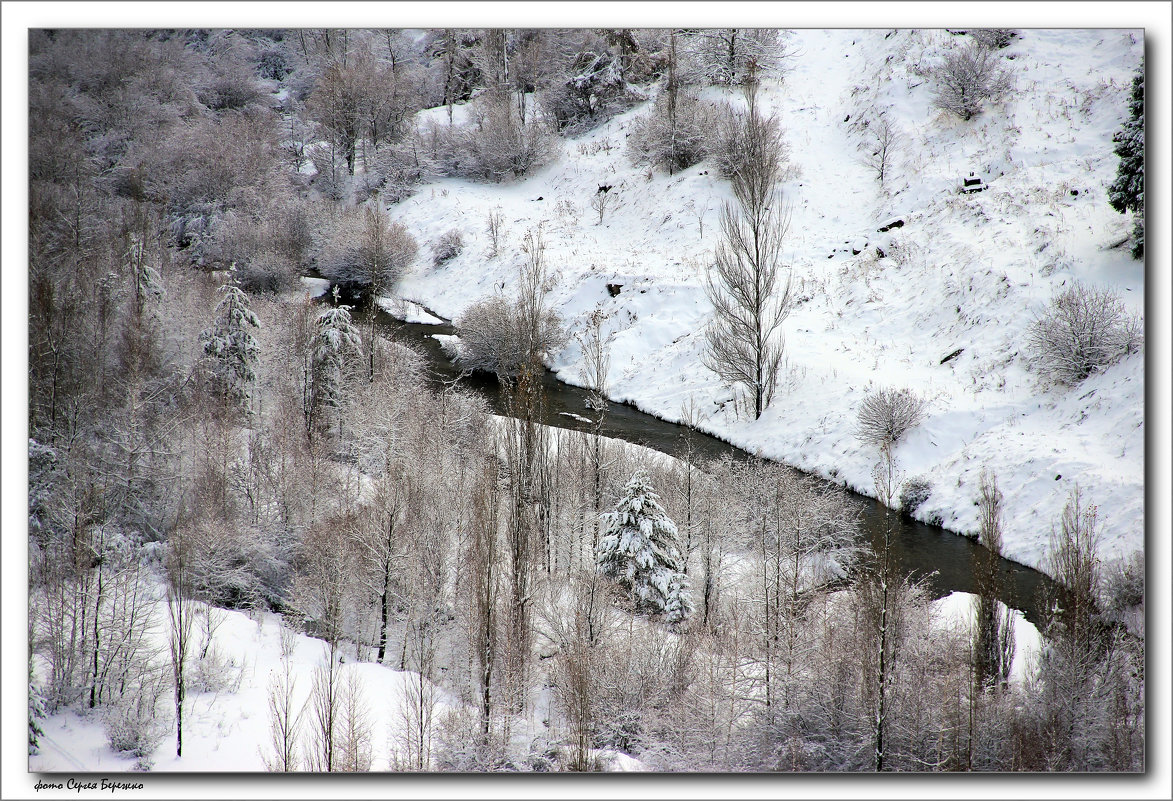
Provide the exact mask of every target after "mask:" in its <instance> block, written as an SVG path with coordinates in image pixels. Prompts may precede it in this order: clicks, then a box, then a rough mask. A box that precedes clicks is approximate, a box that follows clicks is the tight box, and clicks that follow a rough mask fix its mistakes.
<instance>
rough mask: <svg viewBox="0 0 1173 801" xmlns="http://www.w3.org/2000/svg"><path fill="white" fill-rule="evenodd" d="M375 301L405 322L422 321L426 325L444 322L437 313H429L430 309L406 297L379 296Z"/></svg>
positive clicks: (384, 309)
mask: <svg viewBox="0 0 1173 801" xmlns="http://www.w3.org/2000/svg"><path fill="white" fill-rule="evenodd" d="M375 302H376V303H378V304H379V308H381V309H383V311H385V312H387V313H388V314H390V315H391V316H392V317H394V318H395V319H397V320H402V321H403V322H405V323H422V324H424V325H442V324H443V323H444V321H443V320H441V319H440V318H439V317H437V316H436V315H434V314H429V313H428V310H427V309H425V308H424V307H423V306H421V305H420V304H418V303H413V302H412V301H410V300H406V299H404V298H395V297H379V298H377V299H376V301H375Z"/></svg>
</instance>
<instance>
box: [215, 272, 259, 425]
mask: <svg viewBox="0 0 1173 801" xmlns="http://www.w3.org/2000/svg"><path fill="white" fill-rule="evenodd" d="M220 294H221V295H222V296H223V297H222V298H221V299H220V302H219V303H218V304H216V320H215V322H213V323H212V327H211V328H206V329H204V331H203V332H202V333H201V334H200V343H201V344H202V345H203V348H204V353H205V354H206V355H208V356H210V357H211V362H212V384H213V386H214V387H215V388H216V390H217V391H218V392H220V393H221V394H222V395H224V396H225V397H227V398H229V399H231V400H234V401H236V402H237V403H240V404H241V405H242V406H247V404H248V401H249V398H250V397H251V395H252V384H253V382H254V381H256V371H255V369H254V366H255V365H256V361H257V356H258V355H259V353H260V348H259V347H258V346H257V341H256V340H255V339H253V336H252V334H251V333H249V330H248V326H250V325H251V326H252V327H253V328H257V327H259V326H260V321H259V320H258V319H257V316H256V315H255V314H253V311H252V309H250V308H249V307H248V297H247V296H246V295H245V294H244V292H242V291H241V290H240V288H239V287H235V286H233V285H232V284H225V285H224V286H222V287H220Z"/></svg>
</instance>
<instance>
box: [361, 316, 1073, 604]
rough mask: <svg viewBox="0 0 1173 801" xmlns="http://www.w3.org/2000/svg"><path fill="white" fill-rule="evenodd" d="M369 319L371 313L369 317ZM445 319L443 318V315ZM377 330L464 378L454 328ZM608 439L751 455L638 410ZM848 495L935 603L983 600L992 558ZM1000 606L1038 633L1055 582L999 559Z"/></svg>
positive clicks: (569, 422)
mask: <svg viewBox="0 0 1173 801" xmlns="http://www.w3.org/2000/svg"><path fill="white" fill-rule="evenodd" d="M368 313H369V312H368ZM436 316H437V317H439V315H436ZM377 325H378V326H379V328H380V329H381V331H382V332H383V334H384V335H385V336H389V337H391V338H393V339H395V340H397V341H401V342H405V343H409V344H411V345H414V346H415V347H416V349H417V350H420V351H422V352H423V353H424V354H425V355H426V357H427V362H428V366H429V368H430V370H431V373H432V379H433V380H434V381H435V382H436V383H439V382H441V381H446V382H451V381H454V380H456V379H457V378H458V377H459V376H460V373H461V371H460V370H459V368H457V367H456V366H455V365H453V364H452V362H451V361H450V360H449V359H448V357H447V355H446V354H445V353H444V351H443V349H442V348H441V347H440V343H439V342H437V341H436V340H435V339H434V338H433V337H432V336H431V335H432V334H454V333H456V331H455V329H454V328H453V326H452V325H451V324H449V323H444V324H442V325H425V324H420V323H405V322H402V321H400V320H396V319H395V318H394V317H392V316H391V315H389V314H387V313H386V312H384V311H382V310H379V311H377ZM460 381H461V382H462V383H463V385H464V386H466V387H469V388H472V389H475V390H476V391H477V392H479V393H481V394H482V395H484V396H485V398H486V399H487V400H488V402H489V405H490V407H491V408H492V410H493V412H494V413H495V414H499V415H504V414H507V411H506V405H505V402H504V398H503V396H502V393H501V388H500V385H499V384H498V383H497V380H496V379H495V378H494V377H492V376H487V375H483V374H475V375H472V376H466V377H464V378H461V379H460ZM543 384H544V386H545V390H546V409H547V417H546V420H545V421H543V422H545V423H546V424H547V425H551V426H556V427H558V428H565V429H571V430H575V431H586V430H588V429H587V424H586V423H585V422H583V421H581V420H577V419H575V418H574V417H570V416H568V415H578V416H585V415H587V414H588V413H589V410H588V407H587V404H586V401H587V397H588V393H587V391H586V390H585V389H582V388H580V387H575V386H571V385H570V384H566V383H564V382H562V381H559V380H558V379H557V378H556V377H555V376H554V374H553V373H552V372H550V371H548V370H547V371H546V373H545V375H544V378H543ZM602 433H603V434H604V435H605V436H608V437H615V438H617V439H623V440H626V441H628V442H632V443H635V444H637V445H643V446H646V447H649V448H654V449H656V450H658V451H661V452H663V453H666V454H669V455H671V456H682V455H683V453H684V444H685V439H684V437H685V434H686V433H687V434H688V435H689V439H690V441H691V445H692V448H693V453H694V456H699V457H700V458H701V459H702V460H703V459H716V458H719V457H722V456H726V455H729V456H732V457H733V458H735V459H748V458H750V454H749V453H748V452H746V451H744V450H742V449H741V448H737V447H735V446H733V445H730V444H729V443H728V442H725V441H724V440H721V439H718V438H716V437H714V436H711V435H709V434H705V433H702V432H699V431H695V430H691V431H690V430H688V429H686V428H685V427H684V426H681V425H678V424H676V423H670V422H668V421H665V420H661V419H660V418H658V417H655V416H654V415H650V414H646V413H644V412H641V411H639V410H637V409H635V408H633V407H631V406H628V405H626V404H620V403H611V404H609V405H608V408H607V416H606V418H605V421H604V425H603V432H602ZM828 484H830V485H831V486H834V487H835V488H836V489H837V490H838V491H839V492H842V493H844V494H845V495H847V496H848V497H849V498H850V500H851V502H852V503H853V504H854V505H855V506H857V507H858V510H859V515H860V517H859V520H860V523H859V525H860V529H861V533H862V534H863V536H864V538H865V539H867V540H868V541H870V542H872V543H873V544H878V542H879V541H880V538H881V537H882V532H883V527H884V521H885V515H887V516H888V519H889V521H890V523H891V524H892V525H893V526H894V530H895V536H894V537H893V539H892V554H893V558H894V559H895V561H896V563H897V564H898V565H899V566H900V567H901V569H902V570H903V572H905V573H907V574H911V575H912V576H914V577H915V578H917V579H921V580H924V581H925V582H926V583H927V586H928V588H929V590H930V591H931V592H932V594H933V596H934V597H943V596H945V595H948V594H949V593H950V592H955V591H960V592H970V593H972V592H976V591H977V587H976V579H975V575H974V572H975V571H974V568H975V565H977V564H978V559H980V558H981V555H983V554H985V549H983V548H982V547H981V546H979V545H978V544H977V543H976V542H975V541H973V540H971V539H970V538H968V537H965V536H962V535H960V534H956V533H954V532H952V531H949V530H947V529H944V528H941V527H940V526H931V525H928V524H927V523H921V522H918V521H916V520H912V519H911V518H908V517H906V516H904V515H901V514H899V513H896V512H891V511H888V510H886V509H885V508H884V506H883V505H882V504H880V503H879V502H878V501H876V500H874V499H872V498H868V497H866V496H864V495H860V494H858V493H855V492H852V491H850V490H848V489H845V488H843V487H840V486H839V485H836V484H831V483H830V482H828ZM996 569H997V573H998V579H999V580H998V581H997V582H996V586H997V587H998V600H1000V601H1002V602H1003V603H1005V604H1006V605H1007V606H1010V607H1012V608H1014V609H1019V610H1021V611H1022V612H1023V613H1025V615H1026V617H1027V619H1028V620H1030V621H1031V622H1032V623H1034V624H1035V625H1036V626H1041V625H1042V622H1043V610H1044V608H1045V603H1046V598H1047V596H1048V592H1049V591H1050V590H1051V589H1052V588H1053V584H1054V582H1053V581H1052V580H1051V579H1050V577H1048V576H1046V575H1044V574H1043V573H1040V572H1039V571H1037V570H1034V569H1033V568H1030V567H1026V566H1025V565H1021V564H1018V563H1017V562H1012V561H1010V560H1009V559H999V560H998V565H997V568H996Z"/></svg>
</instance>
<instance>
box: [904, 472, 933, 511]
mask: <svg viewBox="0 0 1173 801" xmlns="http://www.w3.org/2000/svg"><path fill="white" fill-rule="evenodd" d="M932 493H933V485H932V484H931V483H929V480H928V479H927V478H925V477H924V476H913V477H912V478H910V479H908V480H907V481H905V482H904V486H903V487H901V488H900V508H901V509H902V510H904V512H905V513H906V514H912V513H913V512H915V511H916V510H917V509H918V508H919V507H920V505H921V504H922V503H924V502H925V501H927V500H928V499H929V496H930V495H932Z"/></svg>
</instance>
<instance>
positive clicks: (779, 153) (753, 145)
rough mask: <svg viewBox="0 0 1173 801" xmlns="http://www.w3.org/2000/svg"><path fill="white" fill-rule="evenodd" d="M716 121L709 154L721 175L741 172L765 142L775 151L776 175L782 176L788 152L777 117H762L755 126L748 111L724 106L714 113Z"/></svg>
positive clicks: (732, 174) (726, 176) (773, 157)
mask: <svg viewBox="0 0 1173 801" xmlns="http://www.w3.org/2000/svg"><path fill="white" fill-rule="evenodd" d="M713 122H714V125H713V128H712V130H713V132H714V133H713V135H712V136H711V137H710V140H709V145H708V147H709V157H710V158H711V159H712V160H713V163H714V164H715V165H716V168H717V172H719V173H720V174H721V177H722V178H732V177H733V176H734V175H735V174H736V173H737V172H738V171H740V170H744V169H746V168H747V164H748V163H749V162H750V161H751V160H758V159H754V158H753V157H754V156H755V155H757V151H759V150H761V149H762V147H763V144H768V146H769V147H770V148H771V150H773V151H774V153H776V155H773V154H772V160H773V162H774V172H775V175H776V176H780V175H781V171H782V170H783V169H784V168H785V166H786V162H787V159H788V158H789V153H788V151H787V148H786V145H785V143H784V142H783V141H782V131H781V126H780V125H779V123H778V118H777V117H776V116H774V115H770V116H769V117H763V116H759V118H758V120H756V121H755V125H754V126H751V125H750V120H749V114H748V112H747V111H745V110H739V109H734V108H733V107H732V106H729V105H725V106H724V107H723V108H719V109H717V110H716V111H715V112H714V113H713Z"/></svg>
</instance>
